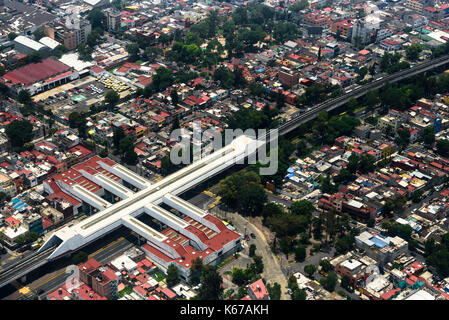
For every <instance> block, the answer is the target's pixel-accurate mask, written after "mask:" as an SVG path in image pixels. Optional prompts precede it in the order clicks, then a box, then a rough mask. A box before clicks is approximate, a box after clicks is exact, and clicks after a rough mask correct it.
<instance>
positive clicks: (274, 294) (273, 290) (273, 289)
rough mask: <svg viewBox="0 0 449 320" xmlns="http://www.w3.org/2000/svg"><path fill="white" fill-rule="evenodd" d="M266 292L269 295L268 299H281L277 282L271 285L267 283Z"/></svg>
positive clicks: (279, 286)
mask: <svg viewBox="0 0 449 320" xmlns="http://www.w3.org/2000/svg"><path fill="white" fill-rule="evenodd" d="M267 290H268V294H269V295H270V300H280V299H281V285H280V284H279V283H277V282H275V283H273V285H270V284H269V283H268V284H267Z"/></svg>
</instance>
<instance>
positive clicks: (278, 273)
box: [228, 213, 290, 300]
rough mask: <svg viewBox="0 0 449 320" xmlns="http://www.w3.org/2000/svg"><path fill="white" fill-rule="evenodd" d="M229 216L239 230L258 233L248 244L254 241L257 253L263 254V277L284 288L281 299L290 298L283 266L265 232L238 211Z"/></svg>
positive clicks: (243, 232)
mask: <svg viewBox="0 0 449 320" xmlns="http://www.w3.org/2000/svg"><path fill="white" fill-rule="evenodd" d="M228 218H229V220H231V221H232V223H233V225H234V227H235V228H236V229H237V231H238V232H240V233H242V234H245V230H246V234H251V233H254V234H255V235H256V238H255V239H252V238H251V240H250V241H249V243H248V244H251V243H254V244H255V245H256V247H257V249H256V253H257V254H259V255H261V256H262V259H263V264H264V272H263V274H262V277H264V278H265V279H267V280H268V281H269V282H271V283H274V282H277V283H279V284H280V285H281V288H282V291H281V300H290V297H289V296H288V295H287V278H286V277H285V275H284V273H283V272H282V269H281V266H280V265H279V262H278V261H277V259H276V257H275V256H274V254H273V253H272V252H271V249H270V245H269V244H268V242H267V240H266V239H265V236H264V235H263V233H262V232H261V231H260V230H259V229H258V228H256V227H255V226H254V225H253V224H252V223H250V222H249V221H248V220H246V219H245V218H243V217H242V216H241V215H239V214H237V213H229V214H228Z"/></svg>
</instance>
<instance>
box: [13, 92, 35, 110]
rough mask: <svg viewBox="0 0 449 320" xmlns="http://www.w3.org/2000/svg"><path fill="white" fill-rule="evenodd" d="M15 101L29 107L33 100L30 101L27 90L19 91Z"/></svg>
mask: <svg viewBox="0 0 449 320" xmlns="http://www.w3.org/2000/svg"><path fill="white" fill-rule="evenodd" d="M17 101H19V102H20V103H22V104H23V105H25V106H29V105H31V104H32V103H33V100H32V99H31V95H30V92H29V91H28V90H27V89H24V90H20V91H19V95H18V96H17Z"/></svg>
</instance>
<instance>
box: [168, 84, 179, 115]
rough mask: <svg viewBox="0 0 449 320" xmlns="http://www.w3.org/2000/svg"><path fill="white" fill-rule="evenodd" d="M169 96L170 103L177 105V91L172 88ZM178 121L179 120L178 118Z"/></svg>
mask: <svg viewBox="0 0 449 320" xmlns="http://www.w3.org/2000/svg"><path fill="white" fill-rule="evenodd" d="M170 97H171V103H172V104H173V105H174V106H177V105H178V102H179V97H178V92H177V91H176V90H175V89H173V90H172V91H171V92H170ZM178 121H179V120H178Z"/></svg>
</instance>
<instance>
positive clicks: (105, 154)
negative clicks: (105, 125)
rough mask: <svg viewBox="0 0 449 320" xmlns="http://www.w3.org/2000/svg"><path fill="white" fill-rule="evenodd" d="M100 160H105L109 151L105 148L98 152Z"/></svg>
mask: <svg viewBox="0 0 449 320" xmlns="http://www.w3.org/2000/svg"><path fill="white" fill-rule="evenodd" d="M98 155H99V156H100V157H101V158H106V157H107V156H108V155H109V151H108V149H107V148H104V149H103V150H101V151H100V153H99V154H98Z"/></svg>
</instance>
